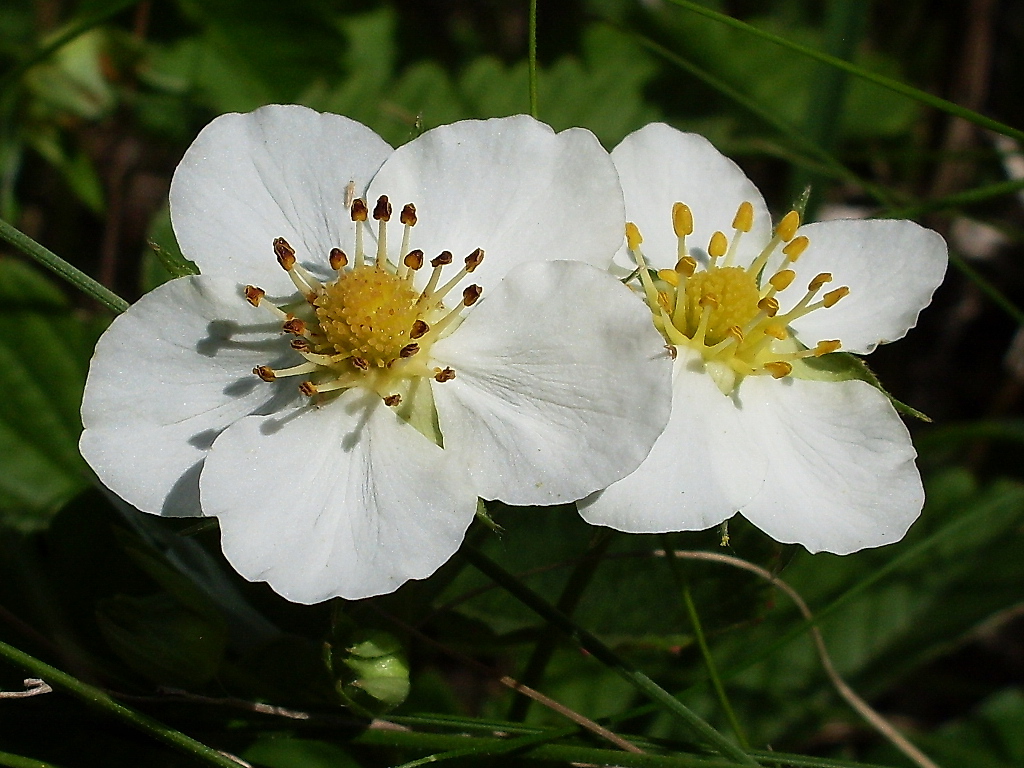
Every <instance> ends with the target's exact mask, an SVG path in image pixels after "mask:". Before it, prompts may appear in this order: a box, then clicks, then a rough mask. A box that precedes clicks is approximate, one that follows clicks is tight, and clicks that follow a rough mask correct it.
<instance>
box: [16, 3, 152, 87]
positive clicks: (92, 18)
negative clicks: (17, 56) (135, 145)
mask: <svg viewBox="0 0 1024 768" xmlns="http://www.w3.org/2000/svg"><path fill="white" fill-rule="evenodd" d="M138 2H139V0H114V2H112V3H111V4H110V5H108V6H107V7H106V8H102V9H100V10H98V11H95V12H94V13H88V14H85V15H83V16H82V18H80V19H73V20H72V21H70V22H68V24H67V25H66V26H65V27H64V29H63V31H61V32H60V33H59V34H58V35H57V36H56V37H54V38H53V39H52V40H50V42H49V43H47V44H46V45H44V46H43V47H42V48H40V49H39V50H37V51H36V52H35V53H33V54H31V55H30V56H28V57H27V58H25V59H24V60H22V61H19V62H18V63H17V64H15V65H14V66H13V67H12V68H11V69H9V70H8V71H7V72H6V73H5V74H4V75H3V76H2V77H0V93H2V92H4V91H6V90H7V89H8V88H9V87H10V85H11V83H13V82H14V81H15V80H17V79H18V78H19V77H21V75H22V74H23V73H24V72H25V71H27V70H28V69H31V68H32V67H34V66H35V65H36V64H38V63H39V62H41V61H45V60H46V59H47V58H49V57H50V56H52V55H53V54H54V53H56V52H57V51H59V50H60V49H61V48H63V47H64V46H65V45H67V44H68V43H70V42H71V41H72V40H74V39H75V38H76V37H78V36H79V35H81V34H82V33H83V32H88V31H89V30H90V29H92V28H93V27H95V26H97V25H98V24H101V23H102V22H104V21H106V20H107V19H109V18H110V17H111V16H115V15H116V14H118V13H120V12H121V11H123V10H125V9H126V8H131V7H132V6H133V5H135V4H136V3H138Z"/></svg>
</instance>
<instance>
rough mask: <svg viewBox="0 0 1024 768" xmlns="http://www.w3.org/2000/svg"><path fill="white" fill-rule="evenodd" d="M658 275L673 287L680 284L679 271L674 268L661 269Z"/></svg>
mask: <svg viewBox="0 0 1024 768" xmlns="http://www.w3.org/2000/svg"><path fill="white" fill-rule="evenodd" d="M658 277H660V278H661V279H662V280H664V281H665V282H666V283H668V284H669V285H671V286H672V287H673V288H674V287H676V286H677V285H679V273H678V272H676V271H675V270H674V269H659V270H658Z"/></svg>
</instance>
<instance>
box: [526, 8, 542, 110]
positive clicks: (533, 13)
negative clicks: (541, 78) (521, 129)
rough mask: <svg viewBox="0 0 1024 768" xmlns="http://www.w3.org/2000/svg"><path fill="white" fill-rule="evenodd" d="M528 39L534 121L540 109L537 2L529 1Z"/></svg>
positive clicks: (531, 106) (531, 103)
mask: <svg viewBox="0 0 1024 768" xmlns="http://www.w3.org/2000/svg"><path fill="white" fill-rule="evenodd" d="M529 38H530V42H529V53H528V56H529V70H530V114H531V115H532V116H533V118H534V119H535V120H539V119H540V109H539V108H538V106H537V0H530V30H529Z"/></svg>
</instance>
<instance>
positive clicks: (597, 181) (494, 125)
mask: <svg viewBox="0 0 1024 768" xmlns="http://www.w3.org/2000/svg"><path fill="white" fill-rule="evenodd" d="M379 195H387V196H388V198H389V200H390V201H391V203H392V205H393V206H394V209H395V211H396V215H395V217H394V219H392V221H393V226H392V231H393V232H394V234H391V233H389V238H390V239H389V242H388V245H389V251H390V254H391V259H392V261H394V262H396V263H397V260H398V256H399V253H398V250H399V245H400V243H401V230H400V229H399V227H398V226H394V225H397V224H398V221H397V219H398V216H397V211H398V210H400V209H401V207H402V206H403V205H404V204H406V203H413V204H415V206H416V213H417V218H418V223H417V224H416V226H415V228H414V229H413V232H412V241H411V247H412V248H418V249H421V250H422V251H423V252H424V254H425V256H426V258H427V259H430V258H433V257H434V256H436V255H437V254H439V253H440V252H441V251H451V252H452V253H453V254H454V256H455V259H456V263H460V262H461V260H462V259H463V258H464V257H465V256H467V255H468V254H469V253H471V252H472V251H473V250H475V249H476V248H483V249H484V252H485V254H486V258H485V260H484V263H483V265H482V266H481V267H480V269H478V270H477V271H476V272H475V273H474V274H473V279H474V281H475V282H477V283H479V284H480V285H482V286H483V287H484V289H485V290H487V289H489V288H492V287H493V286H495V285H497V283H498V282H499V281H500V280H501V278H502V277H504V275H505V273H506V272H508V270H509V269H510V268H511V267H513V266H514V265H516V264H518V263H520V262H523V261H536V260H546V259H573V260H576V261H584V262H587V263H590V264H594V265H595V266H599V267H602V268H604V267H607V266H608V265H609V264H610V263H611V258H612V254H613V253H614V252H615V250H616V248H618V247H619V243H620V242H621V240H622V193H621V191H620V190H619V184H618V179H617V178H616V175H615V169H614V168H613V167H612V164H611V160H610V159H609V157H608V153H607V152H605V151H604V149H602V148H601V145H600V144H599V143H598V141H597V139H596V138H595V137H594V135H593V134H592V133H590V132H589V131H586V130H583V129H581V128H572V129H569V130H567V131H562V132H561V133H558V134H556V133H555V132H554V131H552V130H551V128H549V127H548V126H547V125H545V124H543V123H540V122H537V121H536V120H534V119H533V118H531V117H528V116H526V115H517V116H515V117H506V118H495V119H491V120H464V121H462V122H458V123H453V124H451V125H445V126H441V127H439V128H434V129H433V130H430V131H427V132H426V133H424V134H423V135H422V136H420V137H418V138H416V139H414V140H413V141H411V142H409V143H408V144H406V145H404V146H402V147H400V148H399V149H397V150H395V152H394V154H393V155H391V157H390V158H388V160H387V162H386V163H385V164H384V166H383V167H382V168H381V169H380V172H379V173H378V174H377V175H376V176H375V177H374V179H373V182H372V183H371V184H370V189H369V190H368V192H367V198H368V201H367V202H368V204H369V205H370V207H371V208H372V207H373V202H374V201H375V200H376V199H377V197H378V196H379ZM371 223H372V222H371ZM428 271H429V270H424V272H428Z"/></svg>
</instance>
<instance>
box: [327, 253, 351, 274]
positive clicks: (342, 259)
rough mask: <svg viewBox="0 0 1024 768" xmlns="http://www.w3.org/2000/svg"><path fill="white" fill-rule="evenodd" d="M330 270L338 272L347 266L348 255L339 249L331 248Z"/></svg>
mask: <svg viewBox="0 0 1024 768" xmlns="http://www.w3.org/2000/svg"><path fill="white" fill-rule="evenodd" d="M329 258H330V260H331V269H334V270H338V269H342V268H344V267H346V266H348V255H347V254H346V253H345V252H344V251H343V250H341V248H331V255H330V257H329Z"/></svg>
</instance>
